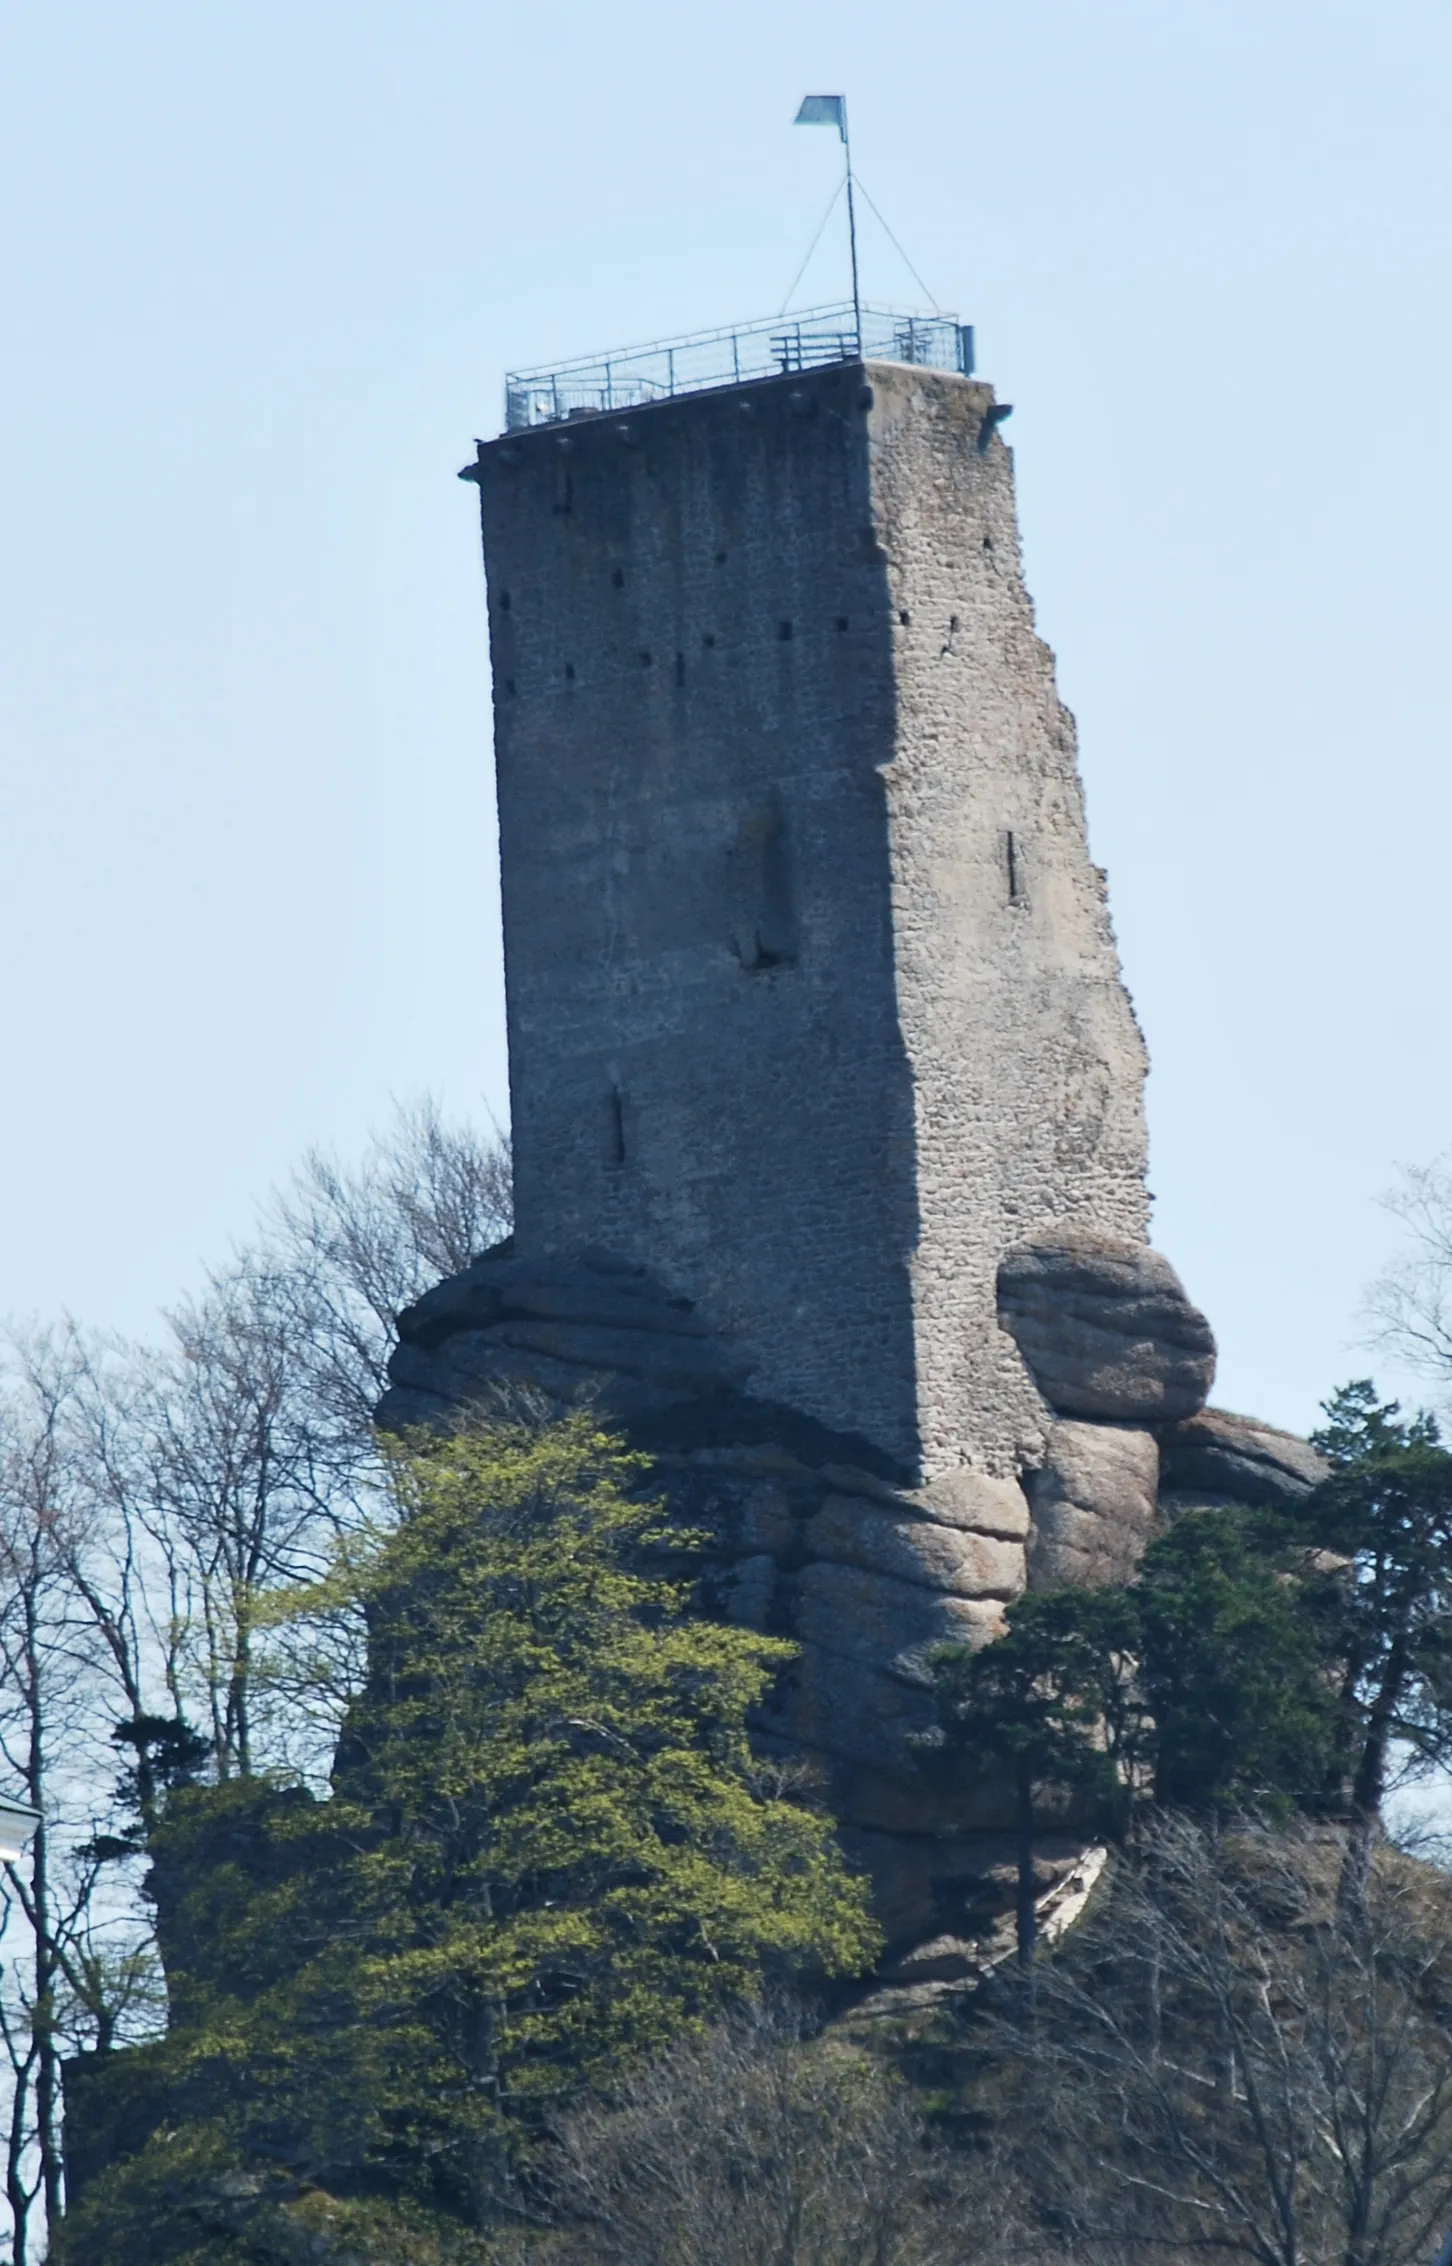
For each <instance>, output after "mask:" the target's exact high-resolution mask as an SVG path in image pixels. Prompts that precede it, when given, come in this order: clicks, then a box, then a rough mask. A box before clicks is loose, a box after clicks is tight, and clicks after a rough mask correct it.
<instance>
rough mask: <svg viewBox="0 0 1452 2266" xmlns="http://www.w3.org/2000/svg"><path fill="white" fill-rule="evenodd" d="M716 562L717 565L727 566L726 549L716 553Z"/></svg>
mask: <svg viewBox="0 0 1452 2266" xmlns="http://www.w3.org/2000/svg"><path fill="white" fill-rule="evenodd" d="M716 564H717V566H725V564H726V553H725V552H724V551H718V552H717V553H716Z"/></svg>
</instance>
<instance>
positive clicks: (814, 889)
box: [467, 361, 1147, 1479]
mask: <svg viewBox="0 0 1452 2266" xmlns="http://www.w3.org/2000/svg"><path fill="white" fill-rule="evenodd" d="M1002 414H1003V412H1001V411H996V410H995V407H994V400H993V395H992V392H991V390H990V389H989V387H987V386H986V385H984V384H982V383H980V382H977V381H975V380H974V379H972V378H971V377H967V376H964V375H961V374H958V373H955V372H951V371H948V370H941V369H932V368H924V367H918V366H914V365H912V364H907V363H892V362H887V361H883V362H877V361H867V362H866V363H865V364H864V363H861V362H848V363H837V364H835V365H832V366H827V367H819V368H814V369H806V370H802V371H796V372H788V373H786V374H783V375H780V376H775V377H768V378H765V379H762V380H758V381H756V382H750V383H743V384H739V385H726V386H722V387H718V388H715V389H713V390H709V391H705V392H699V393H695V394H687V395H685V396H682V397H678V398H673V399H666V400H662V401H659V402H656V403H654V404H651V405H649V406H639V405H637V406H632V407H631V408H630V409H629V410H628V412H627V413H625V414H623V415H622V414H612V413H609V412H608V411H601V412H600V413H597V414H593V415H586V416H578V415H577V416H574V417H571V418H568V419H566V420H564V421H561V422H550V423H546V424H543V425H542V426H539V427H537V428H535V429H532V430H521V431H515V432H511V433H507V434H506V435H505V436H504V437H503V438H502V439H501V440H498V441H495V442H491V443H488V444H481V445H480V448H479V455H478V462H477V464H476V465H474V466H471V467H469V469H468V475H467V476H468V477H471V478H474V479H476V480H477V482H478V485H479V491H480V498H481V503H482V508H483V530H484V554H485V560H486V566H487V573H488V591H489V623H490V637H491V649H492V653H493V663H494V716H495V747H496V756H497V765H498V784H499V822H500V848H501V861H502V873H503V906H504V946H505V969H506V982H507V991H508V1027H509V1061H510V1092H511V1105H512V1116H513V1132H514V1144H515V1158H516V1206H517V1222H516V1248H517V1251H518V1252H519V1254H520V1255H521V1256H522V1257H525V1258H537V1259H549V1258H564V1257H567V1256H568V1255H570V1254H572V1253H577V1252H579V1251H581V1250H585V1249H589V1248H593V1249H596V1250H599V1251H603V1252H607V1253H613V1254H618V1255H621V1256H623V1257H628V1258H629V1259H630V1260H631V1261H634V1262H636V1263H639V1264H643V1265H644V1266H645V1267H647V1268H649V1269H650V1270H651V1271H652V1272H653V1274H654V1275H655V1276H656V1277H657V1278H659V1280H660V1281H661V1282H663V1283H664V1284H665V1285H666V1286H668V1287H669V1289H670V1290H671V1291H672V1292H673V1293H676V1294H679V1295H680V1296H682V1297H684V1298H688V1299H690V1300H691V1301H693V1302H694V1303H695V1304H696V1306H697V1307H698V1308H699V1309H700V1311H701V1312H702V1313H704V1314H705V1315H707V1316H708V1317H709V1319H710V1322H711V1324H712V1325H713V1326H714V1327H715V1328H716V1329H717V1330H718V1331H719V1332H720V1333H721V1335H722V1337H723V1339H724V1340H725V1342H727V1343H728V1344H729V1345H730V1346H731V1347H732V1348H733V1349H734V1351H735V1353H736V1355H737V1356H738V1357H739V1360H740V1362H741V1364H742V1368H741V1374H742V1375H743V1376H744V1377H745V1380H746V1385H747V1389H748V1390H749V1391H751V1392H755V1393H761V1394H764V1395H767V1396H769V1397H770V1398H771V1399H772V1400H774V1401H778V1402H783V1403H786V1404H788V1405H789V1406H791V1407H793V1408H795V1409H798V1410H800V1411H802V1412H803V1413H804V1414H806V1415H807V1416H810V1417H812V1418H815V1419H817V1420H819V1421H820V1422H821V1423H822V1424H824V1425H827V1426H830V1427H832V1428H834V1429H836V1430H838V1431H840V1432H843V1433H849V1434H856V1435H859V1436H863V1437H865V1438H866V1439H867V1440H868V1441H870V1442H871V1443H873V1444H874V1445H875V1446H876V1447H877V1448H878V1449H879V1450H881V1451H883V1452H885V1453H886V1454H887V1455H888V1456H889V1457H890V1458H891V1459H892V1461H893V1463H894V1465H895V1466H897V1467H898V1468H899V1469H900V1470H901V1471H902V1472H903V1473H904V1475H907V1476H909V1477H913V1478H919V1479H930V1478H931V1477H932V1476H933V1475H934V1474H935V1473H938V1472H941V1471H944V1470H948V1469H952V1468H954V1467H957V1466H961V1465H968V1466H971V1467H974V1468H977V1469H979V1470H982V1471H985V1472H988V1473H1002V1474H1011V1473H1013V1472H1014V1471H1015V1470H1016V1469H1017V1468H1018V1467H1019V1465H1020V1464H1021V1462H1022V1460H1023V1457H1024V1454H1025V1452H1026V1445H1031V1443H1032V1441H1033V1439H1034V1437H1035V1436H1036V1435H1037V1436H1041V1427H1042V1417H1043V1403H1042V1401H1041V1399H1040V1398H1039V1396H1038V1394H1037V1393H1036V1391H1035V1390H1034V1388H1033V1386H1032V1384H1031V1382H1030V1380H1029V1377H1028V1374H1027V1372H1026V1370H1025V1368H1024V1365H1023V1363H1022V1361H1021V1360H1020V1358H1019V1355H1018V1353H1017V1351H1016V1349H1015V1346H1014V1343H1013V1341H1012V1339H1010V1338H1009V1337H1008V1336H1006V1335H1005V1334H1004V1332H1003V1331H1002V1330H1001V1329H1000V1328H999V1326H998V1321H997V1315H996V1307H995V1273H996V1270H997V1268H998V1265H999V1261H1000V1259H1001V1258H1002V1256H1003V1253H1004V1252H1005V1250H1007V1249H1008V1248H1009V1247H1010V1246H1012V1245H1015V1244H1017V1243H1019V1242H1021V1241H1023V1240H1024V1239H1025V1238H1031V1237H1033V1236H1035V1235H1038V1234H1040V1233H1042V1232H1043V1231H1046V1230H1050V1229H1053V1228H1056V1227H1064V1226H1068V1227H1072V1228H1077V1229H1088V1230H1097V1231H1100V1232H1102V1233H1106V1234H1108V1235H1111V1236H1114V1237H1116V1238H1119V1239H1127V1240H1129V1241H1131V1242H1142V1241H1143V1239H1144V1236H1145V1229H1146V1212H1147V1200H1146V1193H1145V1129H1144V1118H1143V1110H1142V1086H1143V1080H1144V1073H1145V1055H1144V1049H1143V1045H1142V1042H1141V1039H1140V1035H1139V1032H1138V1029H1137V1028H1136V1025H1135V1020H1134V1015H1133V1012H1132V1010H1131V1007H1130V1002H1129V999H1128V997H1127V995H1126V992H1125V990H1124V987H1123V984H1122V982H1121V979H1120V973H1119V967H1118V962H1117V958H1116V953H1115V946H1114V940H1113V936H1112V934H1111V930H1110V923H1109V915H1108V911H1107V907H1106V901H1105V888H1104V879H1103V876H1102V874H1101V873H1100V872H1099V871H1098V870H1097V869H1096V868H1095V867H1094V866H1093V865H1092V864H1091V863H1090V858H1089V851H1088V847H1087V843H1086V838H1085V826H1084V813H1083V805H1082V798H1081V793H1080V786H1079V780H1078V775H1077V770H1076V765H1075V743H1074V725H1073V720H1072V718H1071V717H1070V715H1069V714H1068V712H1067V710H1066V709H1065V708H1064V707H1063V706H1062V704H1061V702H1060V700H1059V698H1058V694H1057V692H1056V690H1055V685H1054V673H1053V661H1052V656H1051V655H1050V653H1049V651H1048V649H1047V648H1046V646H1045V645H1044V644H1043V643H1042V642H1041V640H1040V639H1039V638H1038V636H1037V635H1036V634H1035V630H1034V622H1033V610H1032V606H1031V603H1030V600H1029V598H1028V595H1027V592H1026V591H1025V588H1024V584H1023V578H1022V573H1021V569H1020V562H1019V544H1018V533H1017V526H1016V520H1015V509H1014V495H1013V469H1012V458H1011V455H1010V452H1009V450H1008V449H1007V447H1006V446H1005V445H1004V442H1003V440H1002V438H1001V437H1000V434H999V431H998V423H999V419H1000V417H1001V415H1002Z"/></svg>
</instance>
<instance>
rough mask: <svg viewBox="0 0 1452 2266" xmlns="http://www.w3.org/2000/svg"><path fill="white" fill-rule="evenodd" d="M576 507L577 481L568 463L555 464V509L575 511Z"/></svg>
mask: <svg viewBox="0 0 1452 2266" xmlns="http://www.w3.org/2000/svg"><path fill="white" fill-rule="evenodd" d="M574 508H575V482H574V477H573V475H572V474H571V471H570V468H569V466H568V465H567V464H557V465H556V466H555V510H556V511H557V512H565V511H573V510H574Z"/></svg>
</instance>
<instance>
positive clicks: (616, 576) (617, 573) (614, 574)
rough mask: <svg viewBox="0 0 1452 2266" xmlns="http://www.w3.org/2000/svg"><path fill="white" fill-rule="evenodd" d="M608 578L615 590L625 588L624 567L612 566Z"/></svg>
mask: <svg viewBox="0 0 1452 2266" xmlns="http://www.w3.org/2000/svg"><path fill="white" fill-rule="evenodd" d="M610 580H611V581H612V582H613V583H614V585H615V587H616V589H617V590H623V589H624V588H625V569H624V567H612V568H611V570H610Z"/></svg>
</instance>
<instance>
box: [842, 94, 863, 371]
mask: <svg viewBox="0 0 1452 2266" xmlns="http://www.w3.org/2000/svg"><path fill="white" fill-rule="evenodd" d="M842 146H843V148H844V149H845V150H846V152H847V241H848V243H849V244H850V245H851V247H852V322H853V327H854V329H855V330H856V333H857V359H858V361H859V362H860V361H861V360H862V300H861V296H860V294H859V292H858V289H857V207H856V205H855V203H854V202H853V198H852V143H851V140H850V138H849V136H848V133H847V97H846V95H845V94H844V95H843V97H842Z"/></svg>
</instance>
